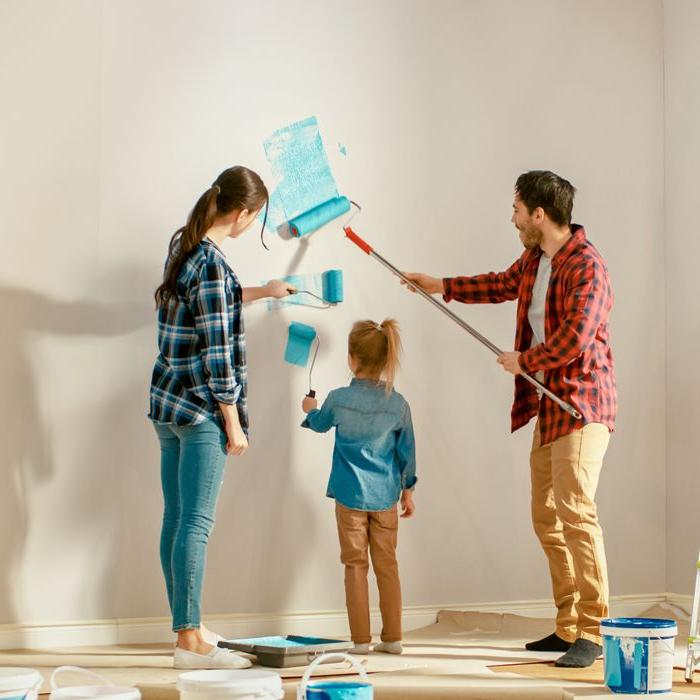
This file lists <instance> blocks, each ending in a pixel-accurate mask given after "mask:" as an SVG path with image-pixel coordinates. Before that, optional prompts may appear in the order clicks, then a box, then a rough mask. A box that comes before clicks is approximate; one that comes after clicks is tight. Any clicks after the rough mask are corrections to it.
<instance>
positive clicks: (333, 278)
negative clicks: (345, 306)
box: [294, 270, 343, 309]
mask: <svg viewBox="0 0 700 700" xmlns="http://www.w3.org/2000/svg"><path fill="white" fill-rule="evenodd" d="M294 293H295V294H308V295H309V296H312V297H313V298H314V299H318V300H319V301H320V302H322V303H323V306H318V305H313V304H307V306H311V307H312V308H315V309H328V308H330V307H331V306H335V305H336V304H340V302H342V301H343V271H342V270H326V271H325V272H324V273H323V274H322V275H321V296H318V294H314V292H312V291H310V290H308V289H298V290H297V291H296V292H294Z"/></svg>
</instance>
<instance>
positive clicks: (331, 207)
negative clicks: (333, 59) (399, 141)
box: [290, 197, 583, 420]
mask: <svg viewBox="0 0 700 700" xmlns="http://www.w3.org/2000/svg"><path fill="white" fill-rule="evenodd" d="M340 200H343V201H342V202H341V201H340ZM341 204H342V206H341ZM350 205H354V206H355V207H356V208H357V211H355V212H354V213H353V214H352V216H350V218H349V219H348V220H347V221H346V222H345V224H344V225H343V231H345V235H346V236H347V237H348V238H349V239H350V240H351V241H352V242H353V243H354V244H355V245H356V246H357V247H358V248H359V249H360V250H362V251H364V252H365V253H367V255H369V256H370V257H373V258H374V259H375V260H377V261H379V262H380V263H381V264H382V265H383V266H384V267H385V268H387V270H390V271H391V272H393V273H394V274H395V275H396V276H397V277H399V278H400V279H402V280H403V281H404V282H405V283H406V284H407V285H409V286H410V287H411V289H415V290H416V292H417V293H418V294H420V295H421V296H422V297H423V298H424V299H426V300H427V301H429V302H430V303H431V304H432V305H433V306H434V307H435V308H437V309H439V310H440V311H441V312H442V313H443V314H445V315H446V316H447V317H448V318H449V319H451V320H452V321H454V322H455V323H456V324H457V325H458V326H459V327H460V328H462V329H463V330H465V331H467V333H469V334H470V335H471V336H472V337H473V338H475V339H476V340H478V341H479V342H480V343H481V344H482V345H484V346H485V347H487V348H488V349H489V350H491V352H493V353H494V354H495V355H499V356H500V355H502V354H503V351H502V350H501V349H500V348H499V347H498V346H497V345H495V344H494V343H492V342H491V341H490V340H489V339H488V338H486V337H485V336H483V335H482V334H481V333H479V332H478V331H477V330H475V329H474V328H472V327H471V326H470V325H469V324H468V323H467V322H466V321H464V320H462V319H461V318H460V317H459V316H457V314H455V313H453V312H452V311H450V309H448V308H447V306H445V304H443V303H441V302H439V301H438V300H437V299H435V298H434V297H433V296H432V295H430V294H428V293H427V292H426V291H425V290H423V289H421V288H420V287H418V286H417V285H415V284H414V283H413V282H411V280H409V279H408V278H407V277H406V276H405V275H404V274H403V273H402V272H401V271H400V270H399V269H398V268H396V267H394V265H392V264H391V263H390V262H389V261H388V260H387V259H386V258H384V257H383V256H381V255H380V254H379V253H377V251H376V250H374V248H372V246H370V245H369V243H367V242H366V241H364V240H363V239H362V238H360V236H358V235H357V234H356V233H355V232H354V231H353V230H352V228H350V222H351V221H352V219H353V218H354V217H355V215H356V214H357V213H358V212H359V211H361V209H362V208H361V207H360V206H359V204H357V203H356V202H353V201H352V200H349V199H347V198H346V197H337V198H335V199H332V200H329V201H328V202H324V203H323V204H320V205H319V206H317V207H315V208H314V209H311V210H310V211H308V212H306V214H302V215H301V216H299V217H298V219H299V220H302V224H303V225H304V226H309V229H308V230H307V231H306V232H307V233H310V232H311V231H315V230H317V229H319V228H321V226H324V225H325V224H327V223H328V222H330V221H332V220H333V219H335V218H337V217H338V216H340V215H342V214H344V213H345V212H347V211H349V209H350ZM307 216H308V217H309V218H308V219H305V217H307ZM291 225H292V222H290V227H291ZM311 226H313V227H314V228H311ZM299 230H303V229H299ZM298 235H304V234H303V233H300V234H298ZM521 376H522V377H523V379H525V380H526V381H528V382H529V383H530V384H532V386H534V387H535V388H536V389H538V390H539V391H541V392H542V393H543V394H544V395H545V396H547V397H548V398H550V399H551V400H552V401H554V403H556V404H557V405H558V406H559V407H560V408H562V409H563V410H564V411H566V412H567V413H568V414H570V415H571V416H573V417H574V418H576V419H577V420H581V418H583V416H582V415H581V413H579V411H577V410H576V409H575V408H574V407H573V406H571V405H569V404H568V403H566V401H564V400H562V399H560V398H559V397H558V396H557V395H556V394H554V393H553V392H551V391H550V390H549V389H547V387H546V386H544V384H542V383H540V382H539V381H537V379H535V378H534V377H532V376H530V375H529V374H524V373H523V374H522V375H521Z"/></svg>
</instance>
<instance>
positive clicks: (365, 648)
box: [348, 644, 369, 656]
mask: <svg viewBox="0 0 700 700" xmlns="http://www.w3.org/2000/svg"><path fill="white" fill-rule="evenodd" d="M348 653H349V654H358V655H361V656H365V655H366V654H369V644H355V646H354V647H353V648H352V649H350V650H349V652H348Z"/></svg>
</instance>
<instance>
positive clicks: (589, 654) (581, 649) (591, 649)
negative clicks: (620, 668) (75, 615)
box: [554, 639, 603, 668]
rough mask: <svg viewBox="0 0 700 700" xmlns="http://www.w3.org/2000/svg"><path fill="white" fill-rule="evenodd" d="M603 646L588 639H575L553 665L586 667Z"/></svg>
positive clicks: (601, 650)
mask: <svg viewBox="0 0 700 700" xmlns="http://www.w3.org/2000/svg"><path fill="white" fill-rule="evenodd" d="M602 653H603V647H602V646H600V644H596V643H595V642H591V641H589V640H588V639H577V640H576V641H575V642H574V643H573V644H572V645H571V649H569V651H567V652H566V654H564V656H562V657H560V658H558V659H557V660H556V661H555V662H554V665H555V666H560V667H561V666H563V667H566V668H588V667H589V666H590V665H591V664H592V663H593V662H594V661H595V660H596V659H597V658H598V657H599V656H600V655H601V654H602Z"/></svg>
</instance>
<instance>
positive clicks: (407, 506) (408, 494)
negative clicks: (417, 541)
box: [401, 489, 416, 518]
mask: <svg viewBox="0 0 700 700" xmlns="http://www.w3.org/2000/svg"><path fill="white" fill-rule="evenodd" d="M415 512H416V505H415V503H414V502H413V491H411V489H404V490H403V491H402V492H401V517H402V518H410V517H411V516H412V515H413V514H414V513H415Z"/></svg>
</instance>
